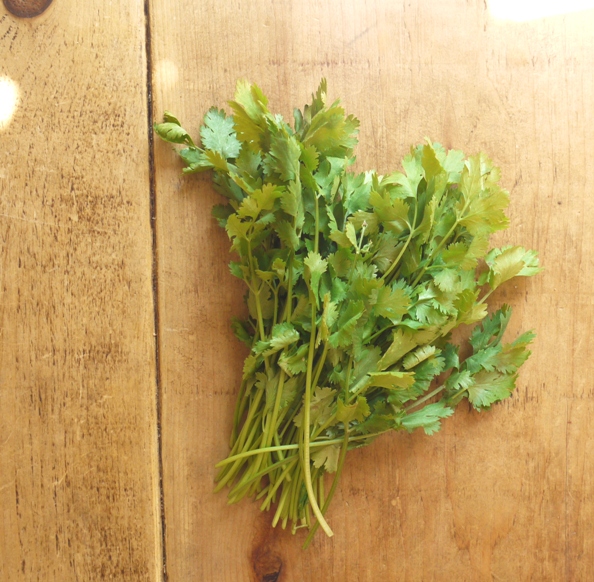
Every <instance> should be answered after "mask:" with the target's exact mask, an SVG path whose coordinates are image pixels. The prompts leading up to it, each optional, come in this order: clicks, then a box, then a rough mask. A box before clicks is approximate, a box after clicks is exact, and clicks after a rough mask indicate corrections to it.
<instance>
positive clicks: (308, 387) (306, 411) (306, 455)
mask: <svg viewBox="0 0 594 582" xmlns="http://www.w3.org/2000/svg"><path fill="white" fill-rule="evenodd" d="M317 207H318V205H317V198H316V210H317ZM317 214H318V213H317V212H316V218H317ZM316 232H317V221H316ZM316 243H317V238H316ZM309 296H310V301H311V336H310V340H309V354H308V357H307V372H306V380H305V398H304V402H303V450H302V455H303V474H304V476H305V488H306V490H307V494H308V496H309V503H310V505H311V508H312V510H313V512H314V514H315V516H316V518H317V520H318V522H319V523H320V525H321V526H322V529H323V530H324V532H325V533H326V535H327V536H328V537H332V536H333V535H334V533H333V531H332V530H331V529H330V526H329V525H328V523H327V522H326V520H325V519H324V516H323V515H322V512H321V510H320V507H319V506H318V502H317V501H316V498H315V495H314V491H313V486H312V481H311V457H310V450H309V446H310V442H309V431H310V406H311V392H312V388H313V386H312V373H313V371H312V368H313V358H314V352H315V347H314V342H315V339H316V298H315V297H314V295H313V291H312V290H311V289H310V291H309Z"/></svg>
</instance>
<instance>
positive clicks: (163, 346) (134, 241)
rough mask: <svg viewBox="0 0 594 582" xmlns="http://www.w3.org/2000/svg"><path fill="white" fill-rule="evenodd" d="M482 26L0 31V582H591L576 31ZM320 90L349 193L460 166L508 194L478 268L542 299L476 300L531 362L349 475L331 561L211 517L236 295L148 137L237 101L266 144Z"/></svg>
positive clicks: (192, 21)
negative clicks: (423, 168)
mask: <svg viewBox="0 0 594 582" xmlns="http://www.w3.org/2000/svg"><path fill="white" fill-rule="evenodd" d="M5 4H6V5H7V6H14V5H25V7H26V6H27V4H28V1H27V0H22V1H21V2H16V1H15V0H13V1H12V2H9V0H5ZM29 4H30V2H29ZM33 4H35V2H33ZM37 4H39V2H38V3H37ZM517 4H520V2H519V0H518V2H517ZM489 7H490V2H489V0H487V2H484V1H483V0H467V1H464V0H444V1H440V2H435V1H432V0H406V1H392V0H356V1H353V2H344V1H339V0H321V1H318V2H311V3H310V2H298V1H293V2H291V1H289V0H278V1H266V0H252V1H249V2H248V1H244V0H230V1H229V2H214V1H212V0H201V1H199V2H196V1H195V0H180V1H178V2H168V1H165V0H150V1H147V2H146V3H145V4H144V5H143V3H142V2H141V1H139V0H136V1H132V0H127V1H126V0H119V1H114V2H105V1H102V0H88V1H87V2H84V3H82V4H81V3H80V2H75V1H74V0H54V2H53V3H51V4H50V6H49V8H47V10H46V11H44V12H43V13H42V14H40V15H39V16H36V17H34V18H26V17H21V16H15V15H14V14H12V13H11V12H10V11H9V10H8V9H7V8H6V7H5V6H4V5H2V6H0V88H1V87H3V88H4V89H3V92H0V95H2V96H1V97H0V100H3V101H2V102H0V107H2V108H4V109H3V111H4V112H5V113H6V108H7V103H8V101H9V97H10V91H8V90H6V88H7V87H13V88H15V91H17V92H18V100H17V102H16V109H15V111H14V113H13V114H12V117H10V116H9V115H8V114H6V115H5V117H6V119H4V121H1V122H0V244H1V247H0V259H1V263H0V277H1V278H0V293H1V300H0V325H1V330H0V580H2V581H9V582H12V581H34V580H35V581H43V582H46V581H60V582H69V581H74V580H76V581H87V580H89V581H91V580H123V581H128V580H142V581H155V582H157V581H158V582H161V581H163V582H164V581H165V580H169V581H170V582H187V581H194V580H196V581H205V582H219V581H222V582H243V581H258V582H275V581H276V582H293V581H295V582H301V581H306V582H314V581H315V582H326V581H333V580H345V581H347V582H359V581H360V582H363V581H365V582H371V581H380V582H382V581H401V580H403V581H444V582H449V581H452V580H455V581H469V582H474V581H483V580H485V581H487V580H489V581H491V580H493V581H510V582H515V581H524V580H533V581H557V580H567V581H587V580H592V579H593V578H592V576H594V574H592V572H593V571H594V452H593V447H594V421H593V418H594V380H593V372H594V364H593V362H594V347H593V345H594V344H593V343H592V341H591V332H592V321H593V317H594V293H593V291H592V286H591V285H592V278H593V277H594V259H593V257H594V253H593V250H594V162H593V152H594V73H593V71H594V10H589V11H584V12H579V13H574V14H565V15H559V16H553V17H548V18H540V19H535V20H529V21H525V22H514V21H510V20H505V19H501V18H496V17H495V16H494V14H493V13H492V12H490V10H489ZM322 77H326V78H327V79H328V86H329V94H330V97H331V98H338V97H340V98H341V99H342V100H343V102H344V104H345V106H346V108H347V110H348V111H349V112H351V113H353V114H355V115H356V116H357V117H358V118H359V119H360V120H361V132H360V145H359V149H358V167H359V168H361V169H363V168H367V167H375V168H377V169H378V170H379V171H380V172H382V173H385V172H387V171H390V170H394V169H396V167H397V165H398V163H399V160H400V159H401V158H402V156H403V155H404V154H405V153H406V152H407V150H408V148H409V146H410V145H411V144H414V143H418V142H420V141H422V140H423V138H424V137H425V136H430V137H431V138H432V139H433V140H435V141H439V142H441V143H443V144H444V145H446V146H448V147H455V148H458V149H463V150H464V151H465V152H466V153H468V154H470V153H476V152H478V151H481V150H482V151H485V152H487V153H488V154H489V155H490V156H491V157H492V158H493V159H494V161H495V163H496V164H497V165H499V166H500V167H501V169H502V175H503V184H504V185H505V187H507V188H508V189H509V190H510V191H511V195H512V203H511V206H510V209H509V215H510V218H511V228H510V230H508V231H505V232H504V233H500V234H499V235H498V237H497V240H496V241H495V242H496V243H498V244H504V243H506V242H508V241H509V242H510V243H511V242H513V243H515V244H522V245H524V246H527V247H532V248H536V249H538V251H539V253H540V256H541V260H542V262H543V263H544V265H545V267H546V271H545V272H544V273H542V274H541V275H539V276H538V277H536V278H534V279H532V280H522V281H520V282H518V283H517V284H515V285H513V284H512V285H511V286H509V287H507V288H505V290H502V291H501V292H499V293H498V294H497V295H496V296H494V304H495V305H497V304H501V303H502V302H504V301H505V302H508V303H510V304H512V305H513V306H514V310H515V313H514V320H513V321H514V323H513V329H512V330H511V331H510V332H509V333H510V336H513V335H514V334H517V332H518V331H519V330H520V329H529V328H534V329H535V330H536V331H537V333H538V338H537V341H536V343H535V345H534V350H533V355H532V357H531V359H530V360H529V361H528V363H527V364H526V366H525V367H524V368H523V369H522V371H521V375H520V379H519V383H518V388H517V391H516V393H515V394H514V396H513V398H512V399H510V400H509V401H507V402H505V403H504V404H502V405H499V406H497V407H495V408H494V409H493V410H492V411H490V412H488V413H481V414H477V413H474V412H470V411H469V410H467V408H466V407H464V406H461V407H460V408H459V409H458V411H457V413H456V415H455V416H454V417H452V418H451V419H448V420H447V421H446V422H445V423H444V427H443V429H442V431H441V432H440V433H438V434H436V435H435V436H433V437H427V436H425V435H424V434H422V433H421V434H413V435H407V434H400V433H399V434H392V435H387V436H385V437H382V438H381V439H379V440H378V441H376V442H375V443H374V444H373V445H372V446H370V447H368V448H366V449H363V450H358V451H355V452H352V453H350V454H349V457H348V460H347V464H346V468H345V471H344V474H343V478H342V483H341V487H340V490H339V492H338V494H337V495H336V496H335V499H334V502H333V506H332V508H331V511H330V513H329V521H330V523H331V524H332V527H333V529H334V531H335V536H334V538H332V539H329V538H326V537H325V536H323V534H321V533H320V534H319V535H318V536H317V538H316V540H315V542H314V544H313V545H312V547H311V548H310V549H309V550H308V551H306V552H304V551H302V550H301V548H300V545H301V543H302V541H303V538H304V535H303V534H302V533H299V534H298V535H297V536H296V537H293V536H292V535H291V534H290V533H288V532H283V531H282V530H272V529H271V528H270V525H269V523H270V518H271V516H269V515H261V514H260V512H259V511H258V506H257V504H255V503H250V502H243V503H241V504H239V505H233V506H228V505H227V504H226V499H225V496H224V495H223V494H217V495H215V494H213V493H212V488H213V477H214V474H215V471H214V468H213V465H214V463H215V462H217V461H218V460H220V459H221V458H222V457H223V456H224V455H225V454H226V452H227V442H228V431H229V428H230V424H231V419H232V407H233V401H234V394H235V392H236V389H237V387H238V379H239V378H240V371H241V365H242V360H243V357H244V356H245V353H244V351H243V350H242V349H241V348H240V347H239V345H238V342H237V341H236V340H235V339H234V338H233V336H232V334H231V331H230V328H229V319H230V317H231V316H232V315H234V314H240V313H242V312H243V309H244V307H243V303H242V299H241V297H242V294H243V290H242V287H241V285H240V283H239V282H238V281H237V280H236V279H233V278H232V277H231V275H230V273H229V271H228V268H227V261H228V258H229V257H228V242H227V240H226V236H225V234H224V232H222V231H220V229H219V228H218V226H217V225H216V224H215V222H214V220H213V219H212V218H211V217H210V207H211V205H212V204H213V203H214V202H216V200H217V195H216V194H215V193H214V191H213V190H212V188H211V186H210V184H209V181H208V178H207V177H183V176H181V174H180V163H179V161H178V160H177V159H176V157H175V155H174V153H173V152H172V149H171V147H170V146H168V145H166V144H163V143H161V142H158V143H157V142H155V143H153V141H152V136H151V132H150V130H149V123H152V121H153V120H160V118H161V116H162V113H163V111H164V109H169V110H171V111H173V112H175V113H176V114H177V116H178V117H179V118H180V119H182V120H183V121H184V124H185V125H186V126H187V127H188V129H190V130H191V131H192V132H194V133H195V134H196V133H197V130H198V127H199V125H200V121H201V117H202V115H203V114H204V113H205V111H206V110H207V108H208V107H210V106H211V105H217V106H219V107H224V106H225V103H226V101H227V100H228V99H229V98H230V97H231V96H232V94H233V91H234V86H235V82H236V80H237V79H238V78H247V79H249V80H251V81H253V82H256V83H257V84H258V85H259V86H260V87H261V88H262V89H263V90H264V92H265V93H266V94H267V95H268V96H269V97H270V103H271V106H272V108H273V109H275V110H277V111H280V112H282V113H283V114H284V115H286V116H290V115H291V111H292V108H293V106H297V105H299V106H301V105H303V104H304V103H305V102H307V101H308V99H309V97H310V94H311V92H312V91H313V90H314V89H315V88H316V87H317V85H318V83H319V80H320V79H321V78H322ZM7 95H8V97H7ZM9 117H10V118H9Z"/></svg>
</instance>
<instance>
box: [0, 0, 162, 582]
mask: <svg viewBox="0 0 594 582" xmlns="http://www.w3.org/2000/svg"><path fill="white" fill-rule="evenodd" d="M144 22H145V18H144V12H143V7H142V4H140V3H132V2H119V3H118V2H115V3H105V2H100V1H91V2H89V3H86V4H85V6H84V10H81V9H80V6H79V5H78V4H77V3H75V2H71V1H68V0H64V1H59V2H55V3H54V4H53V5H52V6H51V7H50V8H49V9H48V11H47V12H45V13H44V14H42V15H41V16H39V17H38V18H35V19H31V20H23V19H18V18H16V17H13V16H12V15H11V14H9V13H7V11H6V10H5V8H4V6H2V7H0V53H1V55H2V58H1V59H0V77H3V78H4V79H6V78H9V79H11V80H12V81H13V82H14V83H15V84H16V86H17V87H18V91H19V93H20V102H19V105H18V107H17V109H16V111H15V113H14V116H13V117H12V119H11V120H10V121H8V122H6V123H4V124H3V128H2V129H0V193H1V194H0V241H1V255H0V256H1V260H2V263H1V285H0V292H1V294H2V297H1V301H0V305H1V311H0V322H1V326H2V327H1V336H0V378H1V381H0V384H1V388H0V507H1V508H2V512H1V514H0V579H2V580H10V581H11V582H12V581H18V580H27V581H32V580H40V581H43V582H46V581H53V580H56V581H60V582H63V581H70V580H142V581H145V580H159V579H161V576H160V574H159V572H160V570H161V558H160V553H161V551H160V540H161V536H160V532H159V523H160V511H159V491H158V467H157V458H158V456H157V446H156V445H157V424H156V412H155V411H156V407H155V394H156V389H155V385H156V384H155V358H154V353H155V347H154V335H153V332H154V323H153V321H154V318H153V299H152V283H151V272H152V242H151V240H152V237H151V226H150V212H149V203H150V189H149V164H148V140H147V100H146V58H145V55H146V53H145V46H144V36H145V33H144ZM123 64H125V66H123Z"/></svg>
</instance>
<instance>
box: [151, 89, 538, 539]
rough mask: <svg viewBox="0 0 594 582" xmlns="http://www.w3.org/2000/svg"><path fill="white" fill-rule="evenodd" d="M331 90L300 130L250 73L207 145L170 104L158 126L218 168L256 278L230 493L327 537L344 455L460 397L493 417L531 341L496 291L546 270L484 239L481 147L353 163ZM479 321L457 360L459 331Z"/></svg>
mask: <svg viewBox="0 0 594 582" xmlns="http://www.w3.org/2000/svg"><path fill="white" fill-rule="evenodd" d="M326 94H327V87H326V82H325V81H323V82H322V83H321V84H320V86H319V88H318V90H317V91H316V93H315V94H314V95H313V96H312V101H311V103H310V104H308V105H306V106H305V107H304V108H303V110H295V114H294V124H293V126H290V125H289V124H288V123H286V122H285V121H284V120H283V118H282V117H281V116H279V115H275V114H273V113H271V112H270V111H269V109H268V100H267V99H266V97H265V96H264V94H263V93H262V91H261V90H260V89H259V88H258V87H257V86H256V85H252V84H249V83H247V82H239V83H238V85H237V91H236V94H235V99H234V100H233V101H231V102H230V107H231V110H232V116H229V115H227V114H226V113H225V112H224V111H222V110H219V109H217V108H211V109H210V110H209V111H208V112H207V113H206V115H205V118H204V123H203V125H202V127H201V129H200V137H201V144H200V145H199V146H197V145H195V143H194V142H193V141H192V138H191V137H190V136H189V134H188V133H187V132H186V131H185V130H184V129H183V128H182V127H181V124H180V122H179V120H178V119H177V118H175V117H174V116H173V115H172V114H170V113H166V114H165V116H164V121H163V123H162V124H159V125H157V126H155V131H156V132H157V134H158V135H159V136H160V137H161V138H162V139H164V140H165V141H168V142H171V143H174V144H183V145H184V147H183V149H181V150H179V154H180V157H181V158H182V160H183V161H184V163H185V165H186V167H185V169H184V171H185V172H190V173H192V172H201V171H205V170H210V171H212V176H213V182H214V185H215V187H216V189H217V191H218V192H220V193H221V194H222V195H223V196H224V197H226V199H227V201H226V204H223V205H217V206H216V207H215V208H214V209H213V215H214V216H215V218H216V220H217V221H218V223H219V224H220V225H221V226H222V227H223V228H225V230H226V232H227V234H228V236H229V239H230V241H231V250H232V252H233V253H234V255H235V256H234V259H233V261H231V264H230V270H231V272H232V274H233V275H235V276H236V277H239V278H240V279H242V281H244V282H245V284H246V287H247V292H246V302H247V305H248V311H249V317H248V319H247V321H239V320H234V322H233V330H234V332H235V335H236V336H237V337H238V338H239V339H240V340H241V341H243V342H244V343H246V344H247V345H248V346H249V347H250V349H251V352H250V355H249V356H248V357H247V358H246V361H245V364H244V368H243V375H242V385H241V388H240V392H239V395H238V400H237V408H236V412H235V417H234V428H233V432H232V435H231V452H230V455H229V457H228V458H227V459H226V460H224V461H222V462H221V463H220V464H219V466H220V467H221V470H220V473H219V475H218V483H219V484H218V485H217V488H219V489H220V488H222V487H224V486H225V485H229V486H231V490H230V493H229V497H230V500H231V501H238V500H239V499H241V498H243V497H244V496H246V495H248V496H255V497H258V498H262V499H263V503H262V508H263V509H269V508H270V507H271V506H272V504H274V503H277V510H276V514H275V518H274V520H273V523H274V524H275V525H276V523H277V522H280V523H281V525H282V527H286V526H287V524H288V523H291V526H292V529H293V532H295V531H296V529H297V528H298V527H301V526H303V525H305V526H308V527H310V528H311V534H310V537H311V535H313V532H315V530H316V528H317V526H318V525H321V526H322V527H323V528H324V529H325V530H326V532H327V533H330V530H329V526H328V525H327V524H326V522H325V520H324V518H323V515H322V510H321V508H320V505H321V503H322V500H321V496H323V494H322V490H323V488H322V485H321V483H322V480H323V479H324V474H325V473H335V474H336V478H338V475H339V474H340V471H341V468H342V464H343V462H344V457H345V454H346V452H347V451H348V450H349V449H352V448H355V447H360V446H364V445H367V444H369V443H371V442H372V441H373V440H374V439H375V438H377V436H378V435H380V434H382V433H384V432H386V431H391V430H406V431H409V432H410V431H413V430H416V429H418V428H422V429H423V430H424V431H425V433H426V434H433V433H434V432H435V431H437V430H439V428H440V426H441V422H442V421H443V419H445V418H447V417H448V416H450V415H451V414H452V413H453V412H454V409H455V407H456V405H457V404H458V403H460V402H461V401H462V400H464V399H466V400H467V401H468V402H469V403H470V404H471V405H472V407H474V408H475V409H476V410H485V409H487V408H489V407H490V406H491V405H493V404H494V403H496V402H498V401H500V400H502V399H504V398H507V397H508V396H510V394H511V393H512V392H513V390H514V388H515V385H516V380H517V376H518V371H519V368H520V367H521V365H522V364H523V363H524V362H525V361H526V359H527V357H528V356H529V354H530V352H529V350H528V346H529V345H530V343H531V342H532V340H533V339H534V335H533V334H532V333H531V332H528V333H524V334H522V335H520V336H519V337H518V338H517V339H516V340H515V341H513V342H511V343H503V341H502V338H503V335H504V332H505V329H506V327H507V325H508V323H509V321H510V317H511V308H509V307H508V306H505V305H504V306H503V307H501V308H500V309H498V310H496V311H494V312H493V313H492V314H491V315H490V316H487V313H488V311H487V304H486V300H487V298H488V297H489V296H490V294H491V293H492V292H493V291H494V290H495V289H497V288H498V287H499V286H500V285H502V284H504V283H505V282H507V281H509V280H510V279H512V278H514V277H517V276H532V275H535V274H536V273H538V272H539V271H540V267H539V265H538V259H537V255H536V253H535V252H534V251H531V250H526V249H524V248H523V247H518V246H505V247H502V248H499V249H492V250H489V237H490V235H491V234H492V233H494V232H497V231H499V230H501V229H504V228H506V227H507V226H508V219H507V217H506V215H505V209H506V207H507V205H508V202H509V194H508V192H507V191H506V190H504V189H503V188H501V186H500V185H499V170H498V169H497V168H496V167H494V166H493V164H492V162H491V161H490V160H489V159H488V158H487V157H486V156H485V155H484V154H478V155H476V156H472V157H469V158H465V156H464V154H463V153H462V152H460V151H457V150H450V151H446V149H445V148H443V147H442V146H441V145H440V144H437V143H430V142H427V143H425V144H422V145H419V146H417V147H414V148H411V150H410V152H409V153H408V155H407V156H406V157H405V158H404V160H403V162H402V168H401V169H400V170H398V171H395V172H393V173H391V174H388V175H385V176H380V175H378V174H377V173H376V172H375V171H369V172H363V173H353V172H351V171H350V170H349V168H350V166H351V165H352V162H353V161H354V158H353V149H354V147H355V145H356V143H357V132H358V127H359V122H358V121H357V119H355V118H354V117H353V116H351V115H347V114H346V113H345V111H344V109H343V108H342V106H341V105H340V103H339V102H338V101H336V102H334V103H332V104H330V105H328V104H327V103H326ZM477 322H479V324H478V325H477V326H476V327H475V328H474V329H473V330H472V332H471V333H470V337H469V340H468V341H469V348H470V350H471V353H470V354H469V355H467V356H466V357H462V356H461V355H460V354H461V352H462V353H466V352H465V351H464V350H462V351H461V350H459V346H457V345H455V344H453V343H451V341H450V336H451V332H452V331H453V330H454V329H455V328H457V327H458V326H460V325H462V324H466V325H469V324H475V323H477ZM336 482H337V481H334V483H336ZM334 489H335V485H333V487H332V489H331V490H330V493H329V495H328V497H329V498H330V497H331V496H332V493H333V491H334ZM326 505H327V504H326ZM310 510H312V511H313V513H314V515H315V517H316V521H315V522H313V521H312V518H311V514H310Z"/></svg>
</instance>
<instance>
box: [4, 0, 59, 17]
mask: <svg viewBox="0 0 594 582" xmlns="http://www.w3.org/2000/svg"><path fill="white" fill-rule="evenodd" d="M51 3H52V0H4V6H6V9H7V10H8V11H9V12H10V13H11V14H14V15H15V16H20V17H21V18H33V17H34V16H39V15H40V14H41V13H42V12H45V10H47V7H48V6H49V5H50V4H51Z"/></svg>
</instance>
